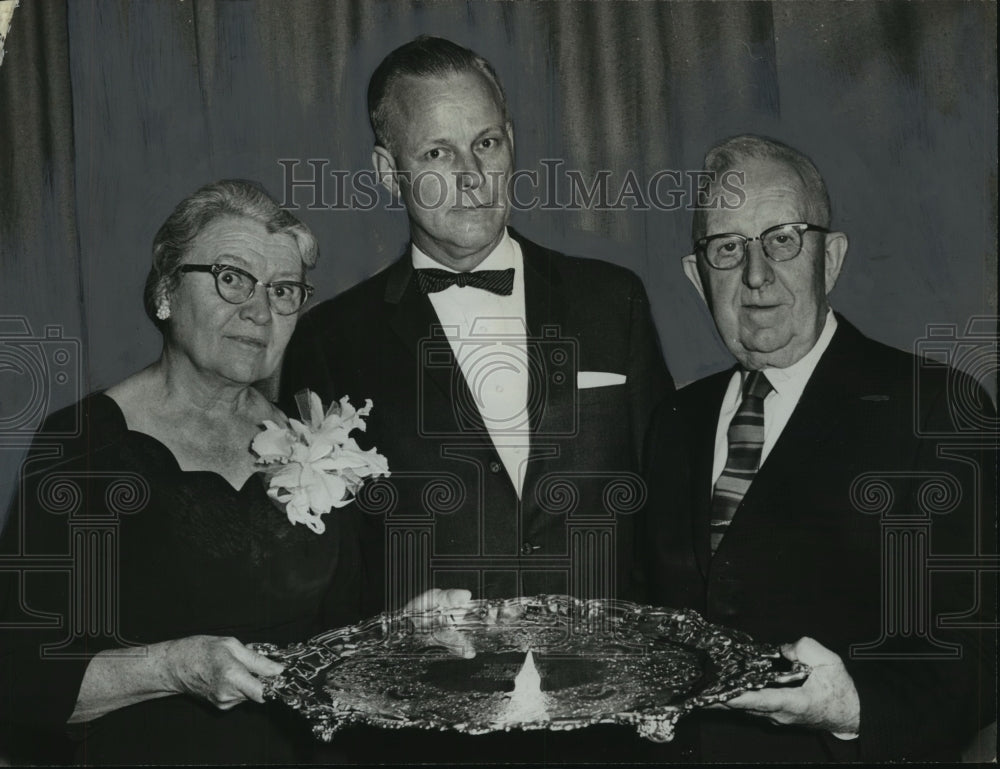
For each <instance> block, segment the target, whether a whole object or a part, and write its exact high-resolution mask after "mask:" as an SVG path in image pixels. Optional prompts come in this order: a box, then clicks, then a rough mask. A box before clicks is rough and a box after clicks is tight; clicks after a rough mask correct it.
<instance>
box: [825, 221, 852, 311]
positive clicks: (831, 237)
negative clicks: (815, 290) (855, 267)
mask: <svg viewBox="0 0 1000 769" xmlns="http://www.w3.org/2000/svg"><path fill="white" fill-rule="evenodd" d="M845 256H847V235H845V234H844V233H843V232H828V233H827V234H826V246H825V249H824V253H823V270H824V274H825V278H826V293H827V295H829V293H830V292H831V291H833V287H834V286H836V285H837V278H839V277H840V271H841V269H842V268H843V266H844V257H845Z"/></svg>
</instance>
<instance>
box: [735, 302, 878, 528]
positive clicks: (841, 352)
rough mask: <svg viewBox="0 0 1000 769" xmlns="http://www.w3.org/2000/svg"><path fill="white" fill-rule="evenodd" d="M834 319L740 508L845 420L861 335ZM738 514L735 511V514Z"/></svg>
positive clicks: (774, 485) (776, 485)
mask: <svg viewBox="0 0 1000 769" xmlns="http://www.w3.org/2000/svg"><path fill="white" fill-rule="evenodd" d="M837 324H838V325H837V331H836V333H835V334H834V336H833V339H831V340H830V346H829V347H828V348H827V349H826V351H825V352H824V354H823V356H822V357H821V358H820V359H819V362H818V363H817V364H816V368H815V370H814V371H813V373H812V376H811V377H809V382H808V383H807V384H806V387H805V389H804V390H803V391H802V397H801V398H799V402H798V404H796V406H795V410H794V411H793V412H792V415H791V417H790V418H789V420H788V423H787V424H786V425H785V429H784V430H782V432H781V435H780V436H779V438H778V440H777V442H776V443H775V444H774V447H773V448H772V449H771V452H770V454H768V457H767V460H766V461H765V462H764V464H763V465H762V466H761V468H760V470H759V471H758V473H757V476H756V477H755V478H754V481H753V483H752V484H751V485H750V489H749V491H747V494H746V496H745V497H744V499H743V505H742V507H741V510H743V509H745V510H753V509H754V505H755V504H756V501H757V500H758V499H764V498H766V497H767V495H769V494H771V493H772V492H774V491H776V490H780V489H781V488H782V487H783V486H784V485H787V480H788V479H787V473H788V472H789V471H790V468H794V467H796V466H799V465H801V463H802V460H803V458H804V457H808V456H809V455H811V454H813V453H814V452H815V451H816V449H817V447H818V446H823V445H824V444H825V443H826V441H827V437H828V435H829V433H830V432H831V431H832V430H834V429H835V428H836V426H838V425H841V424H843V423H844V420H845V415H844V411H845V409H847V408H849V406H850V404H851V403H852V402H853V401H855V400H856V399H857V398H858V397H859V395H860V391H859V390H858V382H859V381H860V380H861V377H859V376H855V375H854V369H855V366H856V364H854V363H853V362H852V361H853V355H852V351H853V350H854V349H856V343H857V340H859V339H862V338H863V337H861V334H860V333H859V332H858V331H857V330H856V329H855V328H854V327H853V326H851V325H850V324H849V323H847V321H845V320H844V319H843V318H841V317H839V316H838V319H837ZM739 516H740V513H737V515H736V518H739ZM736 518H734V522H733V524H734V525H736ZM722 542H723V544H722V545H720V548H721V547H724V546H725V542H726V540H725V538H723V540H722Z"/></svg>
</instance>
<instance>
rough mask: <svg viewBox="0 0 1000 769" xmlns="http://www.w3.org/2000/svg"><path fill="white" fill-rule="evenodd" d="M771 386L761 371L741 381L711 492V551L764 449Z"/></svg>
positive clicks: (717, 544) (755, 472) (753, 472)
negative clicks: (726, 448)
mask: <svg viewBox="0 0 1000 769" xmlns="http://www.w3.org/2000/svg"><path fill="white" fill-rule="evenodd" d="M771 389H772V388H771V383H770V382H768V381H767V377H766V376H764V372H763V371H751V372H750V374H749V376H747V378H746V381H745V382H744V383H743V402H742V403H740V407H739V408H738V409H737V410H736V414H735V415H734V416H733V421H732V422H730V423H729V432H728V433H727V437H728V439H729V454H728V456H727V457H726V467H725V469H723V471H722V475H720V476H719V480H717V481H716V482H715V490H714V492H713V493H712V525H711V534H712V552H713V553H714V552H715V550H716V548H718V547H719V543H720V542H721V541H722V536H723V535H724V534H725V533H726V529H727V528H728V527H729V524H730V522H731V521H732V520H733V516H734V515H735V514H736V510H737V508H739V506H740V502H742V501H743V497H744V495H745V494H746V493H747V490H748V489H749V488H750V484H751V483H752V482H753V478H754V476H755V475H756V474H757V468H758V467H760V454H761V450H762V449H763V448H764V398H766V397H767V394H768V393H769V392H771Z"/></svg>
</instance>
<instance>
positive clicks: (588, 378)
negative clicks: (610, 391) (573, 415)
mask: <svg viewBox="0 0 1000 769" xmlns="http://www.w3.org/2000/svg"><path fill="white" fill-rule="evenodd" d="M625 380H626V377H625V375H624V374H615V373H613V372H611V371H578V372H577V373H576V389H577V390H588V389H590V388H591V387H608V386H609V385H620V384H625Z"/></svg>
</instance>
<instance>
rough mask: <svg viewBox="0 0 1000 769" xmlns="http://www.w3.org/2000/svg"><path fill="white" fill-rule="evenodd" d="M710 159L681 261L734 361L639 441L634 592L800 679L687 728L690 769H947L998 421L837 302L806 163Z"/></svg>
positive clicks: (989, 706) (984, 668) (982, 704)
mask: <svg viewBox="0 0 1000 769" xmlns="http://www.w3.org/2000/svg"><path fill="white" fill-rule="evenodd" d="M705 161H706V162H705V166H706V171H708V172H709V173H708V174H707V175H706V176H705V179H706V184H705V186H704V187H703V189H702V190H701V195H700V198H699V205H700V206H702V207H701V208H699V209H698V210H697V211H696V212H695V216H694V223H693V230H694V232H693V236H694V253H692V254H690V255H688V256H686V257H684V259H683V267H684V272H685V274H686V275H687V277H688V278H689V279H690V281H691V282H692V283H693V284H694V287H695V288H696V289H697V291H698V293H699V294H700V295H701V297H702V298H703V299H704V300H705V302H706V304H707V305H708V307H709V310H710V311H711V314H712V317H713V319H714V321H715V324H716V327H717V328H718V331H719V334H720V336H721V337H722V340H723V342H724V343H725V345H726V347H727V348H728V349H729V351H730V352H731V353H732V354H733V356H734V357H735V358H736V360H737V365H736V366H735V367H734V368H733V369H731V370H729V371H724V372H721V373H719V374H716V375H714V376H710V377H708V378H706V379H703V380H701V381H699V382H696V383H694V384H692V385H690V386H688V387H687V388H685V389H684V390H682V391H681V392H680V393H678V398H677V403H676V406H675V407H665V408H663V409H661V410H660V412H659V413H658V414H657V416H656V418H655V420H654V424H653V427H652V428H651V433H650V438H649V441H648V444H647V445H648V447H649V452H648V457H647V471H648V473H647V474H648V478H649V486H650V488H649V507H648V525H649V526H650V531H649V532H648V534H649V536H648V537H646V540H645V541H646V542H647V544H648V547H649V548H650V550H649V553H648V555H649V557H650V558H651V561H652V566H653V568H651V569H649V570H648V572H649V574H650V575H651V579H652V584H651V585H650V598H651V600H652V601H653V602H654V603H660V604H666V605H679V606H690V607H693V608H696V609H698V610H700V611H701V612H703V613H704V614H705V616H706V618H707V619H709V620H710V621H713V622H717V623H719V624H724V625H727V626H731V627H734V628H737V629H740V630H743V631H746V632H748V633H749V634H751V635H752V636H753V637H754V638H755V639H757V640H759V641H762V642H768V643H773V644H775V645H781V651H782V654H783V655H784V656H785V657H786V658H787V659H789V660H797V661H799V662H802V663H805V664H807V665H809V666H810V668H811V673H810V675H809V677H808V679H806V681H805V682H804V683H802V684H800V685H786V686H775V687H773V688H767V689H764V690H761V691H754V692H748V693H745V694H743V695H741V696H739V697H736V698H734V699H731V700H730V701H729V702H727V703H726V704H725V705H723V706H720V707H719V708H717V709H713V710H711V711H705V712H703V713H701V714H699V715H697V716H695V717H692V718H691V719H689V720H688V721H687V722H682V724H681V729H682V741H683V738H685V737H686V738H687V739H690V740H691V743H692V744H693V745H694V746H695V748H694V750H696V751H697V755H689V756H688V757H689V758H693V759H694V760H699V761H741V762H744V761H745V762H758V761H795V762H798V761H802V762H806V761H859V760H860V761H865V762H870V761H884V760H914V759H935V758H936V759H942V758H957V756H958V751H959V750H960V749H961V747H962V745H963V744H964V743H966V742H968V740H969V738H970V737H971V736H972V735H974V734H975V733H976V731H977V730H978V729H979V728H981V727H982V725H983V724H984V723H988V722H989V721H991V720H994V719H995V712H996V704H995V699H994V694H993V692H994V690H995V672H994V671H995V659H994V651H995V631H994V630H993V629H991V623H992V622H993V621H994V620H995V605H996V593H995V585H996V581H995V572H993V573H990V571H989V563H993V564H994V568H995V563H996V558H995V552H996V551H995V549H992V550H991V548H995V522H996V494H995V491H994V483H995V480H994V478H995V464H994V463H995V458H996V455H995V441H993V440H991V436H990V435H987V434H986V433H985V432H984V429H987V428H988V427H989V425H992V426H993V428H992V429H993V431H995V426H996V415H995V411H994V407H993V405H992V403H991V401H990V399H989V397H988V396H987V395H986V394H985V393H984V392H983V391H982V390H981V389H980V388H979V387H978V385H976V384H975V383H974V382H972V381H971V380H970V379H969V378H968V377H967V376H965V375H964V374H960V373H958V372H956V371H955V370H952V369H950V368H948V367H947V366H945V365H942V364H933V365H932V364H928V363H926V362H923V361H921V360H920V359H917V358H915V357H914V356H912V355H909V354H907V353H904V352H901V351H899V350H895V349H893V348H890V347H887V346H885V345H883V344H880V343H878V342H875V341H873V340H871V339H869V338H867V337H865V336H864V335H862V334H861V332H859V331H858V330H857V329H856V328H855V327H854V326H853V325H851V324H850V323H849V322H848V321H847V320H846V319H845V318H844V317H843V316H841V315H839V314H837V313H834V312H833V310H831V309H830V305H829V302H828V299H827V297H828V295H829V293H830V292H831V290H832V289H833V287H834V285H835V284H836V282H837V278H838V276H839V275H840V272H841V268H842V267H843V264H844V257H845V255H846V252H847V236H846V235H845V234H844V233H842V232H836V231H832V230H831V229H830V202H829V197H828V195H827V192H826V186H825V184H824V182H823V179H822V177H821V176H820V174H819V172H818V171H817V169H816V167H815V166H814V165H813V163H812V162H811V161H810V160H809V158H807V157H806V156H805V155H803V154H802V153H800V152H798V151H796V150H794V149H792V148H791V147H787V146H785V145H784V144H781V143H780V142H776V141H773V140H770V139H765V138H762V137H757V136H740V137H736V138H733V139H729V140H727V141H725V142H722V143H721V144H719V145H717V146H716V147H714V148H713V149H711V150H710V151H709V153H708V154H707V156H706V159H705ZM734 180H736V181H738V182H739V184H738V185H737V184H734V183H733V182H734ZM963 394H964V396H968V397H964V396H963ZM963 397H964V400H961V399H963ZM959 400H961V402H958V401H959ZM958 407H963V408H958ZM964 407H971V409H970V408H964ZM963 409H964V411H963ZM965 411H968V412H969V414H967V416H971V417H972V418H970V419H965V418H961V417H960V414H961V413H964V412H965ZM931 436H933V437H931ZM935 489H936V490H937V492H939V493H938V495H937V496H935ZM944 489H949V490H950V491H947V492H946V491H944ZM945 497H947V499H945ZM931 555H933V556H934V558H931ZM942 557H944V559H945V560H948V559H951V561H949V562H954V564H955V565H958V566H957V567H956V568H955V569H952V570H943V569H942V568H940V567H938V570H937V571H934V572H933V573H932V566H934V565H935V564H938V563H944V561H943V560H941V559H942ZM935 558H936V559H937V560H934V559H935ZM977 559H978V560H977ZM979 567H982V568H979ZM977 568H979V571H977ZM987 615H989V616H987ZM993 627H995V626H993ZM685 732H686V734H684V733H685Z"/></svg>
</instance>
